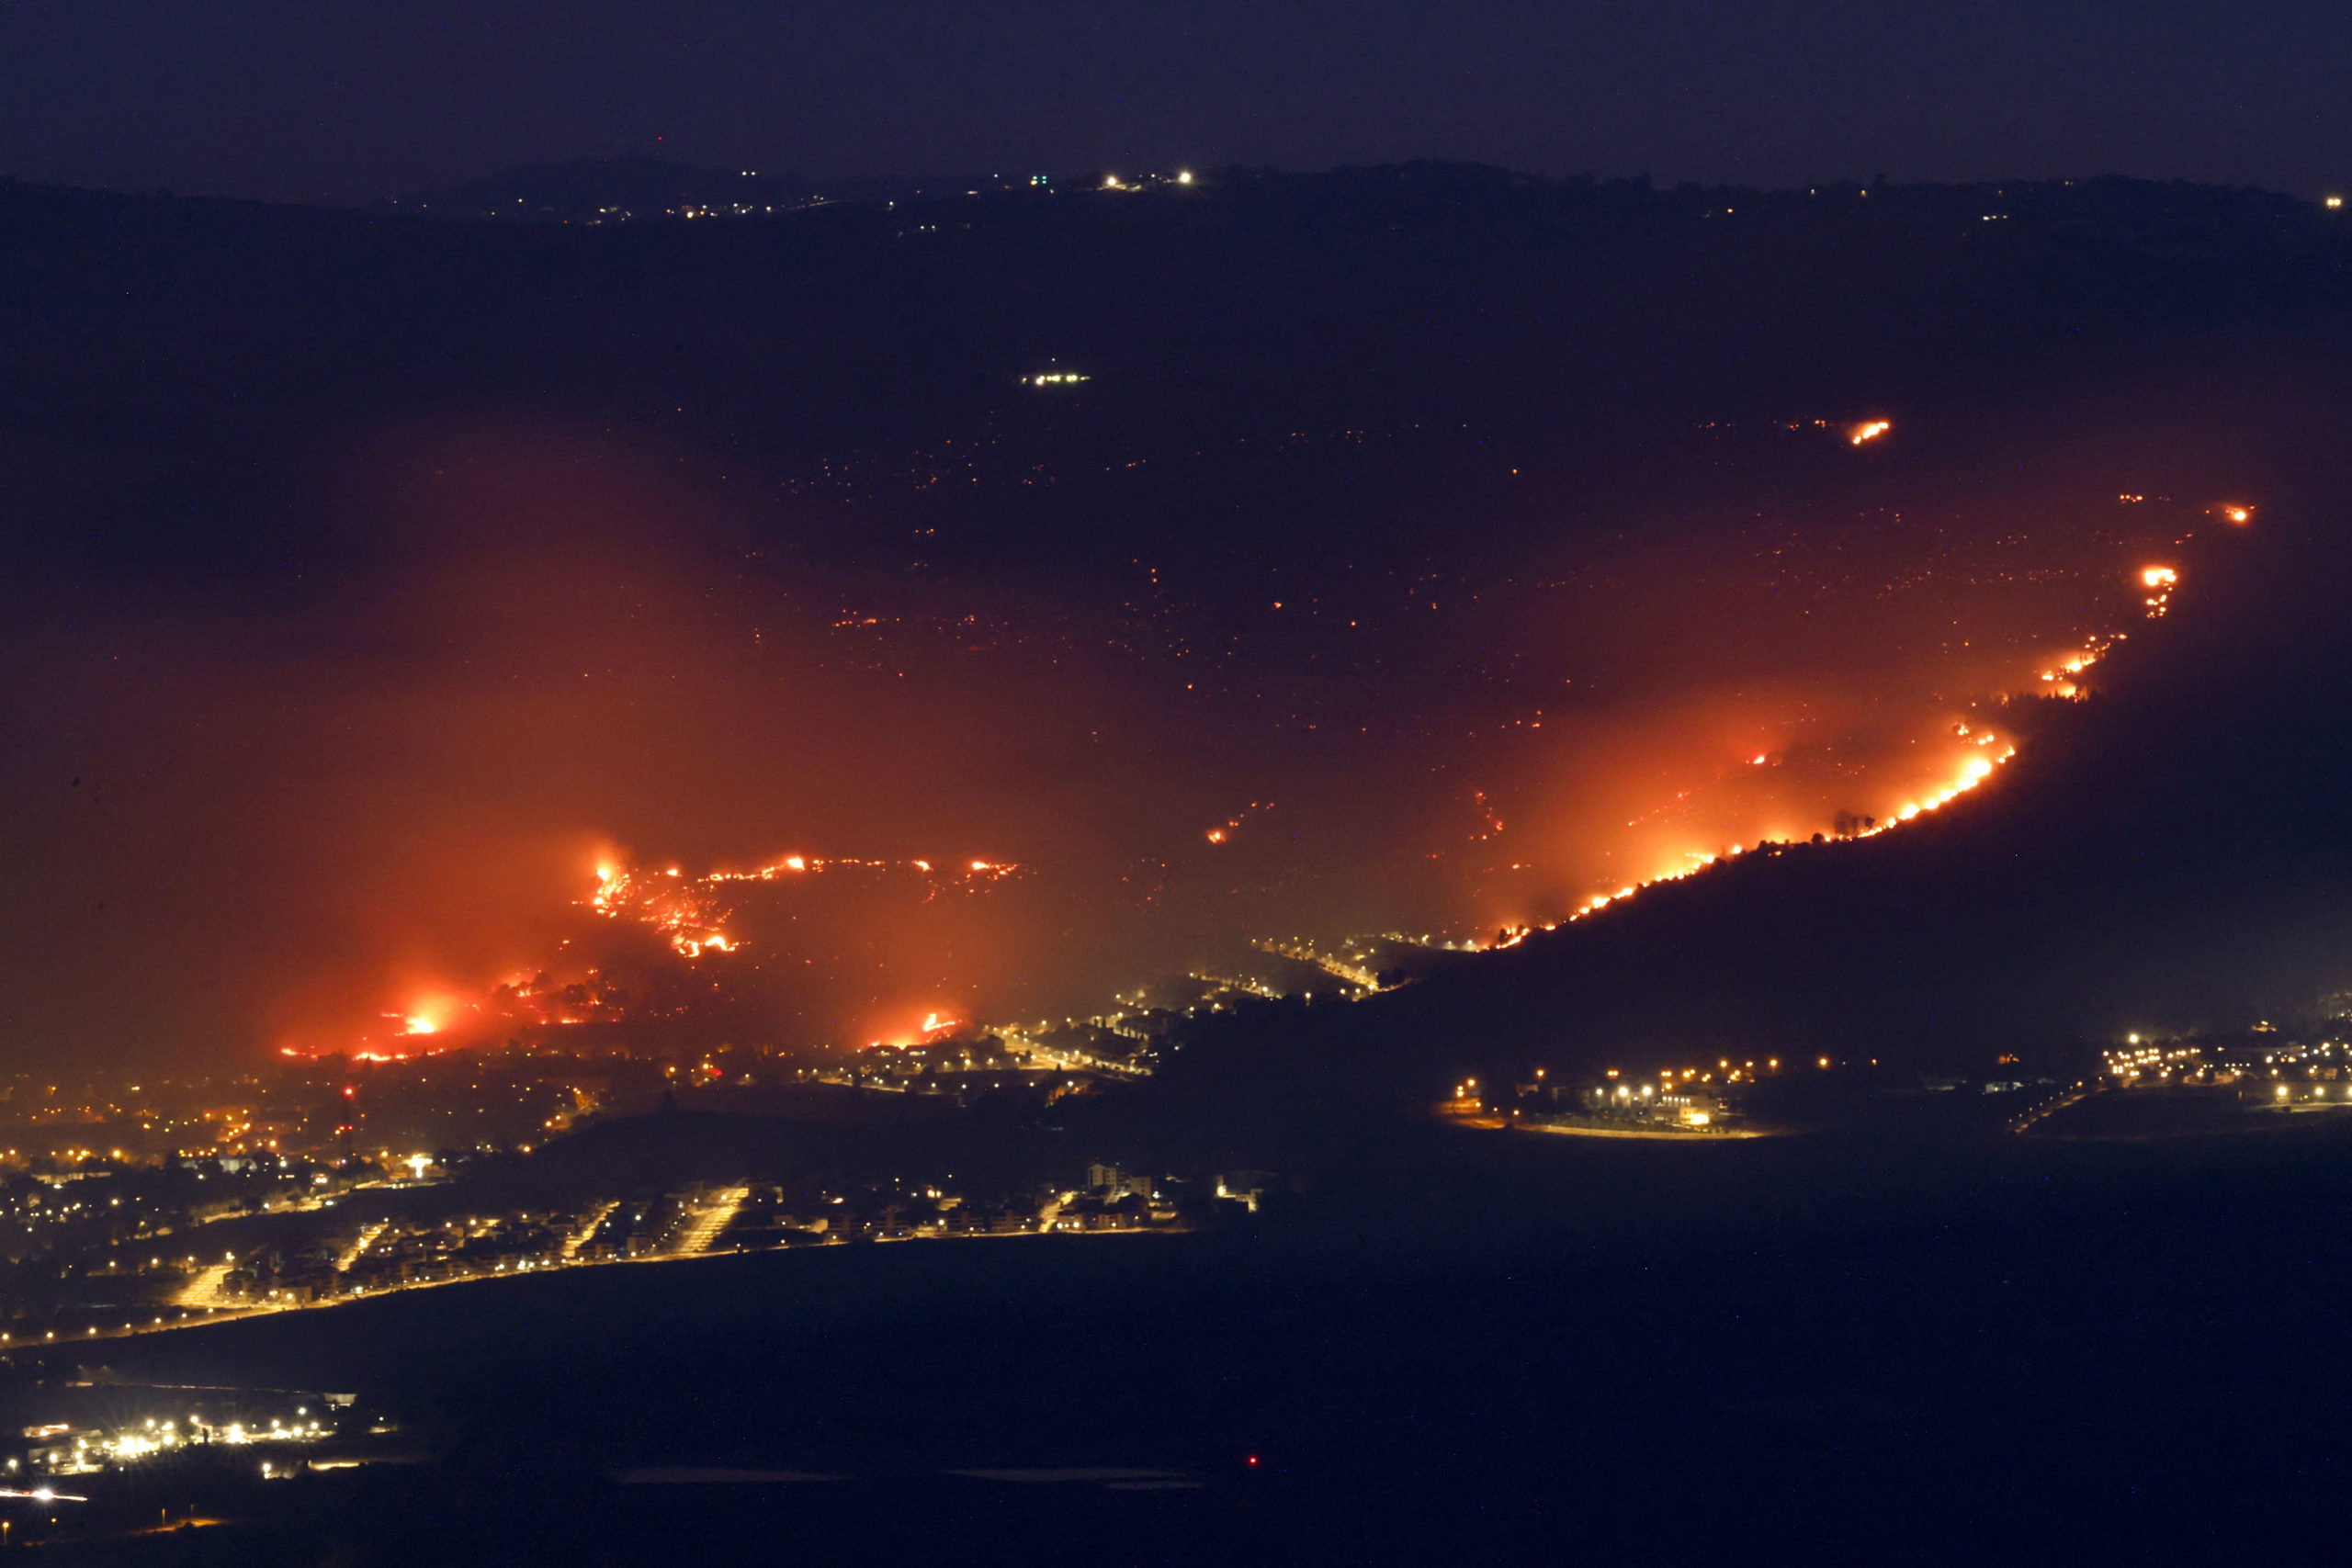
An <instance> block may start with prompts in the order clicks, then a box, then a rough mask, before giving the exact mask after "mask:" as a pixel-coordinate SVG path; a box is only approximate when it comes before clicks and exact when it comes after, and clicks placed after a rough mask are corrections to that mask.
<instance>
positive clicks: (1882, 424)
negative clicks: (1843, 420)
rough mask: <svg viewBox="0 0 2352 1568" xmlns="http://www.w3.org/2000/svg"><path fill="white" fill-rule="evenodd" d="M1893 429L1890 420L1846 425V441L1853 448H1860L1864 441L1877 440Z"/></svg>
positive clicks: (1870, 420) (1875, 420)
mask: <svg viewBox="0 0 2352 1568" xmlns="http://www.w3.org/2000/svg"><path fill="white" fill-rule="evenodd" d="M1893 429H1894V421H1892V420H1885V419H1866V420H1864V421H1862V422H1861V423H1860V424H1849V425H1848V426H1847V427H1846V439H1847V440H1848V441H1849V442H1851V443H1852V444H1853V445H1854V446H1860V445H1861V444H1862V443H1863V442H1865V441H1875V440H1877V439H1878V438H1879V437H1880V436H1882V435H1884V434H1886V433H1887V432H1888V431H1890V430H1893Z"/></svg>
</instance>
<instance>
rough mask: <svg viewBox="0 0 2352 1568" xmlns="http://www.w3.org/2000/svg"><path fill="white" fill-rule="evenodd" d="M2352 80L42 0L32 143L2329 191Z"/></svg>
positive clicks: (2, 165)
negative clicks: (1467, 169) (1482, 164)
mask: <svg viewBox="0 0 2352 1568" xmlns="http://www.w3.org/2000/svg"><path fill="white" fill-rule="evenodd" d="M2347 88H2352V7H2346V6H2343V5H2341V4H2340V3H2328V0H2260V3H2256V4H2241V5H2236V6H2222V5H2216V4H2212V3H2211V0H2157V3H2154V4H2132V3H2130V0H1975V3H1973V4H1898V5H1874V6H1873V5H1860V4H1848V3H1822V0H1779V3H1761V4H1747V5H1720V4H1715V5H1711V4H1704V3H1700V0H1600V3H1584V4H1576V3H1558V0H1555V3H1553V4H1535V3H1516V0H1453V3H1452V4H1445V5H1407V4H1398V3H1396V0H1351V3H1340V0H1248V3H1242V0H1194V3H1190V4H1185V3H1180V0H1160V3H1156V4H1154V3H1142V0H855V3H845V0H818V3H815V4H802V5H794V4H752V3H749V0H666V3H664V4H660V5H654V4H620V3H616V0H467V3H464V4H458V3H453V0H401V3H399V4H390V3H383V0H206V3H204V4H198V5H191V4H187V0H13V3H11V4H9V5H7V6H6V7H5V8H0V173H4V174H8V175H16V176H17V177H20V178H28V179H37V180H55V181H65V182H72V183H78V184H94V185H107V186H130V187H145V186H154V185H167V186H173V187H175V188H176V189H180V190H183V191H189V192H216V193H226V194H232V195H239V196H251V197H271V198H280V199H326V200H365V199H368V198H372V197H377V196H380V195H384V194H388V193H393V192H399V191H403V190H413V189H418V188H423V187H426V186H438V185H446V184H449V183H453V182H456V181H458V180H461V179H466V178H469V177H471V176H474V175H481V174H487V173H491V172H493V171H495V170H498V169H500V168H503V167H509V166H512V165H515V164H526V163H537V162H548V161H560V160H565V159H571V158H579V157H588V156H608V155H613V154H626V153H659V154H664V155H668V156H672V157H675V158H678V159H681V160H683V161H686V162H690V163H698V164H715V165H726V164H739V163H740V164H743V165H745V166H747V167H760V168H763V169H765V170H773V171H776V172H782V171H785V170H799V171H805V172H808V173H810V174H813V175H827V176H831V175H908V174H918V173H923V172H964V171H971V172H989V171H998V170H1014V169H1023V168H1038V169H1046V170H1052V171H1057V172H1065V173H1067V172H1077V171H1081V170H1085V169H1089V168H1093V167H1103V166H1107V167H1110V168H1113V169H1119V168H1146V167H1154V166H1157V167H1167V166H1170V165H1173V164H1198V165H1206V166H1215V165H1217V164H1227V163H1234V162H1240V163H1248V164H1273V165H1278V166H1283V167H1294V168H1312V167H1320V166H1325V165H1329V164H1336V163H1350V162H1379V161H1386V160H1391V159H1402V158H1414V157H1426V156H1437V157H1449V158H1467V159H1478V160H1483V161H1489V162H1495V163H1500V164H1510V165H1513V166H1516V167H1520V168H1524V169H1531V170H1535V171H1539V172H1544V173H1554V174H1569V173H1584V172H1589V173H1594V174H1600V175H1628V174H1649V175H1653V176H1655V177H1657V178H1658V179H1661V180H1680V179H1686V178H1690V179H1699V180H1702V181H1717V180H1721V181H1729V182H1739V183H1748V184H1757V185H1797V184H1805V183H1809V182H1815V181H1820V180H1826V179H1838V178H1848V179H1850V178H1869V177H1871V176H1873V175H1878V174H1881V173H1883V174H1885V175H1889V176H1890V177H1893V178H1894V179H1897V180H1913V179H1972V178H1994V177H2006V176H2011V175H2089V174H2104V173H2120V174H2130V175H2148V176H2183V177H2188V178H2191V179H2199V180H2215V181H2226V182H2233V183H2237V182H2246V183H2258V184H2262V185H2267V186H2275V187H2278V188H2281V189H2285V190H2289V191H2292V192H2295V193H2298V194H2301V195H2305V196H2311V195H2317V194H2321V193H2323V192H2324V191H2328V190H2332V189H2335V188H2336V186H2337V185H2338V184H2339V182H2346V183H2352V181H2347V175H2352V168H2347V165H2352V107H2347V103H2352V98H2347ZM657 138H659V140H658V141H657Z"/></svg>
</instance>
